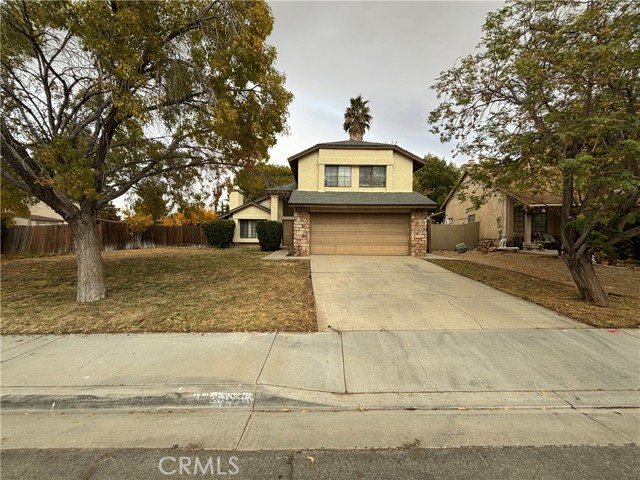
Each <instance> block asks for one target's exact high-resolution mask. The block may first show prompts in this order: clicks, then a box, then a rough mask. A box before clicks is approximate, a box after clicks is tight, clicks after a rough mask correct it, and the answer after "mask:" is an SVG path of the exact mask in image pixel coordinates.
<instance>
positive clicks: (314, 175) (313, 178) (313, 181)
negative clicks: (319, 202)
mask: <svg viewBox="0 0 640 480" xmlns="http://www.w3.org/2000/svg"><path fill="white" fill-rule="evenodd" d="M323 174H324V171H323ZM298 190H303V191H306V192H317V191H318V150H316V151H315V152H311V153H309V154H307V155H305V156H304V157H301V158H300V159H299V160H298Z"/></svg>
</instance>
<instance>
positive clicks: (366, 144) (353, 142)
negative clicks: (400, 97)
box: [287, 140, 425, 180]
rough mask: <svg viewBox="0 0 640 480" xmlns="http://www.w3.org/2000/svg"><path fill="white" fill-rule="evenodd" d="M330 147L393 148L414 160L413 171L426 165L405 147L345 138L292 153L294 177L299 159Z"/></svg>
mask: <svg viewBox="0 0 640 480" xmlns="http://www.w3.org/2000/svg"><path fill="white" fill-rule="evenodd" d="M321 148H322V149H329V150H393V151H394V152H397V153H399V154H401V155H404V156H405V157H407V158H408V159H409V160H411V161H413V171H414V172H416V171H417V170H419V169H420V168H422V167H423V166H424V165H425V161H424V160H423V159H422V158H420V157H418V156H417V155H415V154H413V153H411V152H409V151H408V150H405V149H404V148H401V147H399V146H398V145H393V144H391V143H375V142H364V141H359V140H343V141H340V142H328V143H318V144H317V145H314V146H313V147H310V148H307V149H306V150H303V151H302V152H299V153H296V154H295V155H292V156H291V157H289V158H288V159H287V160H288V161H289V165H290V166H291V171H292V172H293V177H294V178H295V179H296V180H297V179H298V160H300V158H301V157H304V156H305V155H307V154H309V153H311V152H314V151H316V150H320V149H321Z"/></svg>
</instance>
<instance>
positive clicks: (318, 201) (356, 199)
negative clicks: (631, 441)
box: [289, 190, 436, 208]
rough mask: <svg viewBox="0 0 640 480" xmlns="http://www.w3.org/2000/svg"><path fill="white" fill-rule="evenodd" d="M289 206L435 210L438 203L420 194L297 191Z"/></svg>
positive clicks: (293, 194) (292, 195) (292, 196)
mask: <svg viewBox="0 0 640 480" xmlns="http://www.w3.org/2000/svg"><path fill="white" fill-rule="evenodd" d="M289 205H345V206H361V207H366V206H371V207H374V206H375V207H382V206H390V207H420V208H434V207H436V202H434V201H433V200H431V199H430V198H428V197H425V196H424V195H422V194H420V193H418V192H307V191H300V190H296V191H294V192H293V193H292V194H291V198H290V199H289Z"/></svg>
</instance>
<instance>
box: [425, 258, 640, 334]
mask: <svg viewBox="0 0 640 480" xmlns="http://www.w3.org/2000/svg"><path fill="white" fill-rule="evenodd" d="M434 253H435V254H436V255H442V256H446V257H450V258H452V260H435V259H430V260H429V261H431V262H433V263H435V264H436V265H440V266H441V267H444V268H446V269H448V270H451V271H453V272H456V273H459V274H461V275H464V276H466V277H469V278H472V279H474V280H477V281H479V282H482V283H484V284H486V285H489V286H491V287H494V288H497V289H498V290H502V291H504V292H507V293H510V294H512V295H515V296H517V297H520V298H523V299H525V300H528V301H530V302H534V303H537V304H538V305H542V306H543V307H547V308H550V309H551V310H555V311H556V312H558V313H560V314H562V315H566V316H567V317H570V318H574V319H576V320H579V321H581V322H583V323H586V324H588V325H592V326H594V327H599V328H629V327H639V326H640V269H638V268H628V267H627V268H623V267H609V266H603V265H594V267H595V270H596V275H597V276H598V278H599V280H600V282H601V283H602V285H603V287H604V289H605V291H606V292H607V293H608V295H609V301H610V305H609V307H607V308H601V307H596V306H595V305H593V304H590V303H587V302H583V301H581V300H580V297H579V294H578V290H577V288H576V287H575V284H574V283H573V280H572V279H571V274H570V273H569V270H568V269H567V267H566V265H565V263H564V261H563V260H562V259H561V258H557V257H545V256H540V255H532V254H527V253H522V252H520V253H513V252H493V253H489V254H487V255H483V254H481V253H480V252H478V251H471V252H467V253H464V254H457V253H454V252H445V251H437V252H434ZM454 259H455V261H454Z"/></svg>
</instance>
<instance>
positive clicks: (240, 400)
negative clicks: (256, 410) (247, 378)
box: [0, 392, 255, 410]
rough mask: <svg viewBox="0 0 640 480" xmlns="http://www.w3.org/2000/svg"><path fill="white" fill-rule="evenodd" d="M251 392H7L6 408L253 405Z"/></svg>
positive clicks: (4, 402)
mask: <svg viewBox="0 0 640 480" xmlns="http://www.w3.org/2000/svg"><path fill="white" fill-rule="evenodd" d="M254 400H255V396H254V394H253V393H251V392H205V393H170V394H161V395H109V396H103V397H101V396H97V395H3V396H2V397H0V403H1V405H2V409H12V410H16V409H20V410H25V409H27V410H28V409H34V410H67V409H94V408H101V409H111V408H114V409H115V408H127V407H129V408H147V407H152V408H172V407H176V408H177V407H209V408H212V407H220V408H232V407H236V408H238V407H240V408H252V407H253V403H254Z"/></svg>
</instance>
